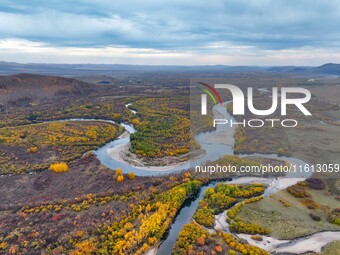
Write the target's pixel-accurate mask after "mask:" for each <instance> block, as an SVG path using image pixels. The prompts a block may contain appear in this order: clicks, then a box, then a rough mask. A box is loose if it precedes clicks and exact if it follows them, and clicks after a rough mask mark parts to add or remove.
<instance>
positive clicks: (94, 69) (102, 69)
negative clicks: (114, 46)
mask: <svg viewBox="0 0 340 255" xmlns="http://www.w3.org/2000/svg"><path fill="white" fill-rule="evenodd" d="M203 71H204V72H271V73H290V74H306V75H309V74H314V75H340V64H334V63H327V64H324V65H321V66H317V67H312V66H271V67H264V66H227V65H202V66H198V65H197V66H179V65H178V66H177V65H158V66H156V65H155V66H153V65H124V64H20V63H15V62H4V61H0V75H1V74H2V75H6V74H7V75H8V74H18V73H32V74H46V75H61V76H77V75H113V74H117V73H118V74H133V73H146V72H203Z"/></svg>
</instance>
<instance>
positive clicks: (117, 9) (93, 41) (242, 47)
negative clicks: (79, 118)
mask: <svg viewBox="0 0 340 255" xmlns="http://www.w3.org/2000/svg"><path fill="white" fill-rule="evenodd" d="M339 24H340V1H335V0H334V1H331V0H329V1H324V0H319V1H315V0H211V1H203V0H202V1H199V0H171V1H163V0H143V1H141V0H105V1H104V0H30V1H27V0H0V61H1V60H2V61H14V62H22V63H27V62H39V63H41V62H46V63H105V64H108V63H112V64H115V63H120V64H177V65H206V64H207V65H217V64H226V65H320V64H323V63H326V62H337V63H340V26H339Z"/></svg>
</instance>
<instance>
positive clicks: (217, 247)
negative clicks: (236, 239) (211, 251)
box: [215, 245, 223, 253]
mask: <svg viewBox="0 0 340 255" xmlns="http://www.w3.org/2000/svg"><path fill="white" fill-rule="evenodd" d="M215 251H217V252H218V253H221V252H222V251H223V249H222V246H221V245H217V246H215Z"/></svg>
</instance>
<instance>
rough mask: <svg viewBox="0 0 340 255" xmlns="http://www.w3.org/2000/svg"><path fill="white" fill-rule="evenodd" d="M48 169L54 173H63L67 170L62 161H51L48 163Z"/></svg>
mask: <svg viewBox="0 0 340 255" xmlns="http://www.w3.org/2000/svg"><path fill="white" fill-rule="evenodd" d="M50 170H51V171H53V172H55V173H65V172H67V171H68V165H67V164H66V163H64V162H60V163H53V164H51V165H50Z"/></svg>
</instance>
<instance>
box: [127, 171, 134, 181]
mask: <svg viewBox="0 0 340 255" xmlns="http://www.w3.org/2000/svg"><path fill="white" fill-rule="evenodd" d="M128 177H129V179H130V180H134V179H135V178H136V174H135V173H134V172H131V173H129V174H128Z"/></svg>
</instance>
